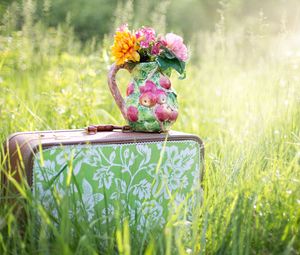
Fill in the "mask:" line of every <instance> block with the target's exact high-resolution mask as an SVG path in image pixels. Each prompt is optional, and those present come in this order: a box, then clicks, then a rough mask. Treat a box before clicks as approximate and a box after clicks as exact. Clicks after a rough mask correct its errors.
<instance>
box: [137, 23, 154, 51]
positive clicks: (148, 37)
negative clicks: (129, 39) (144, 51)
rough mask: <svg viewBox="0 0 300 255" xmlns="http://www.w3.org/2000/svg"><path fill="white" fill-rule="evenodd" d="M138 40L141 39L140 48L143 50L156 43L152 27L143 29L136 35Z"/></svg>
mask: <svg viewBox="0 0 300 255" xmlns="http://www.w3.org/2000/svg"><path fill="white" fill-rule="evenodd" d="M135 36H136V38H137V39H141V41H140V46H141V47H142V48H148V47H149V45H150V43H152V42H154V41H155V39H156V38H155V31H154V29H153V28H151V27H142V28H140V29H139V30H138V31H137V32H136V34H135Z"/></svg>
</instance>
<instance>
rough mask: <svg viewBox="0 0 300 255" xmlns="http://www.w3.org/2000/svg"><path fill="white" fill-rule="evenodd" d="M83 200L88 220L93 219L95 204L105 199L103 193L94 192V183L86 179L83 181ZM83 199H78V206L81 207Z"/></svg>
mask: <svg viewBox="0 0 300 255" xmlns="http://www.w3.org/2000/svg"><path fill="white" fill-rule="evenodd" d="M82 189H83V190H82V202H83V206H84V208H85V210H86V212H87V214H88V220H91V219H92V218H93V217H94V214H95V209H94V208H95V205H96V204H97V203H99V202H100V201H101V200H103V198H104V196H103V195H102V194H101V193H93V188H92V185H91V184H90V183H89V182H88V181H87V180H86V179H83V181H82ZM82 202H81V201H77V208H80V206H81V203H82Z"/></svg>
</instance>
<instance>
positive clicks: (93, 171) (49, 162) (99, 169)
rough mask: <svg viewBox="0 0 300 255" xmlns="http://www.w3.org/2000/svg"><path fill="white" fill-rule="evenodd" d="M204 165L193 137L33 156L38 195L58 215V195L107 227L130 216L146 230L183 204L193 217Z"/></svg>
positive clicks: (48, 151) (71, 148) (75, 148)
mask: <svg viewBox="0 0 300 255" xmlns="http://www.w3.org/2000/svg"><path fill="white" fill-rule="evenodd" d="M200 165H201V162H200V145H199V143H197V142H195V141H192V140H185V141H168V142H166V143H165V142H148V143H140V144H114V145H101V144H94V145H72V146H64V147H63V146H58V147H52V148H49V149H45V150H44V151H43V155H42V156H41V155H40V153H38V154H37V155H36V156H35V159H34V169H33V173H34V176H33V177H34V183H33V187H34V194H35V195H36V196H38V197H39V198H40V200H41V201H42V203H43V205H44V206H45V208H47V209H49V210H50V212H52V214H53V216H54V217H56V216H57V208H55V206H56V203H55V199H54V197H59V198H60V199H64V198H66V197H72V198H73V199H75V203H74V205H75V207H76V215H77V216H78V215H83V214H84V215H86V216H87V217H86V218H87V219H88V220H89V221H91V220H94V219H98V218H100V222H102V225H103V229H104V228H105V226H107V224H112V225H113V224H114V223H113V222H114V221H115V220H119V221H122V220H123V219H124V218H128V219H129V223H130V225H131V226H136V229H137V230H138V231H140V232H143V229H144V228H150V229H151V228H156V227H162V226H163V225H164V224H165V223H166V222H167V219H168V215H169V214H170V213H174V212H175V211H178V210H179V209H180V208H185V211H186V210H187V211H188V213H185V215H192V210H193V208H194V207H195V205H196V206H197V204H198V205H199V203H200V200H201V188H200V176H201V173H200ZM199 194H200V195H199ZM178 208H179V209H178ZM81 209H84V210H83V211H84V213H82V214H80V213H78V212H80V210H81ZM74 215H75V214H74V212H72V211H70V216H71V217H74ZM77 218H78V217H77ZM79 219H81V220H83V219H84V217H83V216H80V217H79Z"/></svg>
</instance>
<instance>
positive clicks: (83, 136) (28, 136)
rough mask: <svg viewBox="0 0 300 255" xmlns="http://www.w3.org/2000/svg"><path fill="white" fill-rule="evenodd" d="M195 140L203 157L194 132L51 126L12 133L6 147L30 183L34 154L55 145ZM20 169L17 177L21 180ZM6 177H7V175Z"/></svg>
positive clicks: (13, 163) (12, 163)
mask: <svg viewBox="0 0 300 255" xmlns="http://www.w3.org/2000/svg"><path fill="white" fill-rule="evenodd" d="M110 126H111V125H110ZM165 140H166V141H179V140H193V141H195V142H197V143H199V145H200V150H201V158H202V159H203V158H204V145H203V142H202V140H201V139H200V138H199V137H198V136H196V135H193V134H187V133H182V132H178V131H169V132H167V133H143V132H132V131H129V132H128V131H125V132H123V131H121V130H118V131H101V132H96V133H93V134H90V133H89V132H87V129H73V130H54V131H53V130H48V131H33V132H18V133H14V134H12V135H10V136H9V137H8V139H7V141H6V145H5V148H6V149H5V151H6V153H8V154H9V160H8V164H9V168H11V169H13V170H15V169H17V168H23V169H25V174H26V176H27V179H28V182H29V184H31V183H32V178H31V176H32V173H31V170H32V164H33V156H34V155H35V153H36V152H38V151H40V150H41V149H46V148H50V147H53V146H63V145H76V144H125V143H142V142H155V141H165ZM19 175H21V173H18V174H16V176H15V179H17V180H18V181H20V178H21V177H20V176H19ZM4 179H5V178H4Z"/></svg>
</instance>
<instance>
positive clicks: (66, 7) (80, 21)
mask: <svg viewBox="0 0 300 255" xmlns="http://www.w3.org/2000/svg"><path fill="white" fill-rule="evenodd" d="M28 2H31V3H32V4H34V5H35V7H36V11H35V17H36V19H39V20H42V21H43V23H44V24H46V25H47V26H57V25H59V24H61V23H64V22H66V21H67V22H68V23H69V24H71V25H72V27H74V31H75V34H76V35H77V36H78V37H79V38H80V39H81V40H87V39H90V38H92V37H97V38H99V37H100V38H102V37H103V36H104V35H105V34H107V33H109V32H110V31H112V30H113V29H114V28H115V26H117V25H119V24H120V23H122V22H128V23H129V24H131V25H134V26H136V27H137V26H141V25H148V26H154V27H156V28H157V29H158V31H159V32H165V31H164V30H165V26H166V27H167V30H168V31H169V30H170V31H174V32H177V33H180V34H183V35H184V36H185V38H187V39H188V40H189V39H191V38H192V37H193V36H194V34H195V33H196V32H198V31H213V30H215V24H216V23H217V21H218V20H219V19H220V15H221V13H222V12H223V11H225V12H226V13H227V18H226V21H225V22H226V23H228V24H230V25H231V27H235V28H236V29H239V26H240V25H241V24H244V25H249V26H251V24H252V23H253V19H254V18H255V17H257V16H259V13H261V12H263V13H264V14H265V17H267V20H268V24H269V25H270V27H271V29H270V31H273V32H277V31H278V29H280V28H279V27H278V26H277V23H278V21H279V20H281V19H285V22H286V25H287V26H289V27H295V26H298V23H299V22H298V17H299V15H298V14H299V12H300V7H299V4H298V0H264V1H261V0H251V1H245V0H185V1H181V0H152V1H147V0H126V1H124V0H89V1H85V0H72V1H65V0H15V1H12V0H1V2H0V16H1V17H2V16H3V17H5V14H6V12H7V10H10V9H11V8H14V9H17V10H18V9H19V15H17V16H15V17H14V19H15V21H14V22H15V23H16V24H15V25H16V26H17V27H18V28H20V27H21V23H22V21H23V20H24V13H22V11H20V10H21V9H22V7H17V6H16V3H18V5H19V6H22V5H26V4H28ZM15 13H16V11H15ZM18 16H19V17H18Z"/></svg>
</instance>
